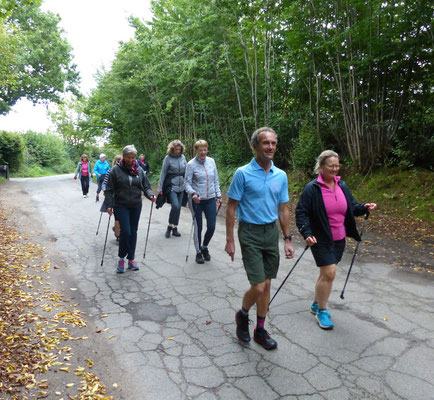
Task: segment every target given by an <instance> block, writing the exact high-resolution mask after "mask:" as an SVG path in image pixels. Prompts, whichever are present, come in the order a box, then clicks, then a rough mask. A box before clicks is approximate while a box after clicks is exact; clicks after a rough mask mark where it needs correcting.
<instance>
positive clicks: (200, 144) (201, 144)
mask: <svg viewBox="0 0 434 400" xmlns="http://www.w3.org/2000/svg"><path fill="white" fill-rule="evenodd" d="M199 147H206V148H208V142H207V141H206V140H203V139H199V140H198V141H197V142H196V143H195V144H194V151H197V149H198V148H199Z"/></svg>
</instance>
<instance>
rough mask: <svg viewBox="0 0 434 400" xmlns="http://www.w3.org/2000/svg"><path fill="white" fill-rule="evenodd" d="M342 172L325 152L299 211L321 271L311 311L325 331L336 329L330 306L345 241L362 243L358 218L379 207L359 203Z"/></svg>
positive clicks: (334, 157)
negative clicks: (344, 179)
mask: <svg viewBox="0 0 434 400" xmlns="http://www.w3.org/2000/svg"><path fill="white" fill-rule="evenodd" d="M339 168H340V164H339V156H338V154H337V153H335V152H334V151H332V150H325V151H323V152H322V153H321V154H320V155H319V157H318V159H317V162H316V165H315V170H314V172H315V174H318V178H316V179H314V180H313V181H311V182H309V183H308V184H307V185H306V186H305V188H304V189H303V193H302V194H301V196H300V200H299V202H298V204H297V207H296V210H295V219H296V223H297V228H298V230H299V231H300V233H301V234H302V236H303V238H304V239H305V240H306V244H307V245H308V246H310V249H311V250H312V255H313V257H314V259H315V263H316V265H317V267H319V277H318V279H317V282H316V285H315V298H314V301H313V303H312V305H311V307H310V311H311V313H312V314H314V315H315V316H316V319H317V320H318V324H319V326H320V327H321V328H322V329H332V328H333V326H334V324H333V322H332V320H331V318H330V313H329V312H328V310H327V302H328V299H329V296H330V293H331V290H332V285H333V281H334V279H335V276H336V265H337V264H338V262H339V261H340V260H341V258H342V254H343V253H344V249H345V238H346V237H347V236H349V237H352V238H353V239H354V240H357V241H359V242H360V240H361V237H360V235H359V233H358V232H357V229H356V221H355V220H354V217H355V216H360V215H364V214H366V213H367V212H369V211H371V210H374V209H375V208H376V207H377V205H376V204H375V203H357V201H356V200H355V199H354V197H353V195H352V194H351V191H350V189H349V188H348V186H347V185H346V184H345V182H344V181H343V180H341V177H340V176H337V175H338V173H339Z"/></svg>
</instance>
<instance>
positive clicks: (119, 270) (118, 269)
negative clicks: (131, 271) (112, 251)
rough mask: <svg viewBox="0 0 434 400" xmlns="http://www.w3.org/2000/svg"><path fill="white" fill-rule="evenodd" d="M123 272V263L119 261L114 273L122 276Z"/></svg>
mask: <svg viewBox="0 0 434 400" xmlns="http://www.w3.org/2000/svg"><path fill="white" fill-rule="evenodd" d="M124 270H125V261H124V260H119V261H118V267H117V268H116V272H117V273H118V274H123V273H124Z"/></svg>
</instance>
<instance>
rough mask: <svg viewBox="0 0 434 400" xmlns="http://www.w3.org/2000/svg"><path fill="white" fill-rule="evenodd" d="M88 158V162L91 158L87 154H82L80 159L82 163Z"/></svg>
mask: <svg viewBox="0 0 434 400" xmlns="http://www.w3.org/2000/svg"><path fill="white" fill-rule="evenodd" d="M84 157H86V158H87V161H89V157H88V156H87V155H86V154H82V155H81V157H80V161H83V158H84Z"/></svg>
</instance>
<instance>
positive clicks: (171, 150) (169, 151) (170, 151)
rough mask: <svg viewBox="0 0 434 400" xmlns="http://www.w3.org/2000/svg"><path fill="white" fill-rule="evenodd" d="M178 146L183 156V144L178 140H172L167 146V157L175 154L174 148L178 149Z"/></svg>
mask: <svg viewBox="0 0 434 400" xmlns="http://www.w3.org/2000/svg"><path fill="white" fill-rule="evenodd" d="M178 146H181V154H183V153H184V150H185V146H184V144H183V143H182V142H181V141H180V140H178V139H176V140H172V141H171V142H170V143H169V145H168V146H167V154H169V155H173V154H175V147H178Z"/></svg>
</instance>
